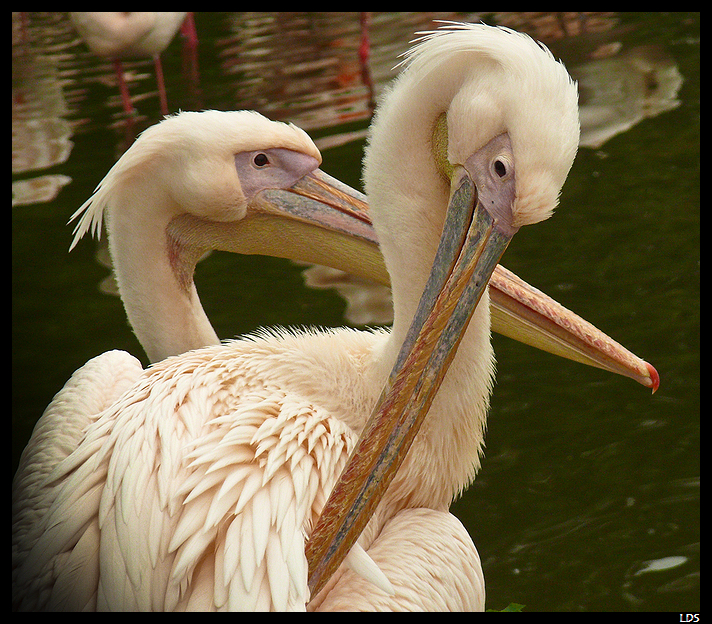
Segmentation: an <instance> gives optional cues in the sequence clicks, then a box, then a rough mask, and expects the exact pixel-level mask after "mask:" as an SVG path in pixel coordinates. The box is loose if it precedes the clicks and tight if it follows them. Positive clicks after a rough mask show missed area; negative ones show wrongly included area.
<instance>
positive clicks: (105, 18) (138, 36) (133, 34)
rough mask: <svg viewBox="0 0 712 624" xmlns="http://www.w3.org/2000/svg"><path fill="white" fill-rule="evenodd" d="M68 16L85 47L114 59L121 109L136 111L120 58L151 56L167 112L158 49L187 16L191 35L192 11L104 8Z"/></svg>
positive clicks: (163, 112) (192, 29)
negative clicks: (122, 107)
mask: <svg viewBox="0 0 712 624" xmlns="http://www.w3.org/2000/svg"><path fill="white" fill-rule="evenodd" d="M69 15H70V17H71V19H72V22H73V23H74V26H75V27H76V29H77V32H78V33H79V36H80V37H81V38H82V40H83V41H84V42H85V43H86V44H87V47H88V48H89V49H90V50H91V51H92V52H93V53H94V54H96V55H97V56H104V57H108V58H110V59H111V60H112V61H113V64H114V70H115V71H116V78H117V80H118V83H119V89H120V91H121V102H122V104H123V106H124V111H125V112H126V113H127V114H129V115H132V114H134V112H135V110H134V107H133V104H131V97H130V95H129V90H128V86H127V85H126V81H125V80H124V71H123V67H122V64H121V59H122V58H126V57H134V56H150V57H151V58H153V63H154V67H155V71H156V82H157V84H158V96H159V100H160V106H161V114H162V115H167V114H168V102H167V100H166V88H165V84H164V81H163V67H162V65H161V52H163V51H164V50H165V49H166V48H167V47H168V45H169V44H170V42H171V41H172V40H173V37H175V35H176V33H177V32H178V29H179V28H180V27H181V24H183V22H184V20H186V16H188V15H190V16H191V17H190V18H189V20H190V24H189V32H190V33H192V36H193V37H194V30H195V26H194V24H193V23H192V14H188V13H185V12H182V13H181V12H140V11H138V12H123V11H115V12H111V11H103V12H95V13H90V12H75V13H70V14H69Z"/></svg>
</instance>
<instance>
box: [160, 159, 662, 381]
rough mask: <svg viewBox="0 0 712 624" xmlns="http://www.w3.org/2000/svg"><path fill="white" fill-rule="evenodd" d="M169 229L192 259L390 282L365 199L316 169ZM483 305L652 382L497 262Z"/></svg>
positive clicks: (504, 329) (589, 360)
mask: <svg viewBox="0 0 712 624" xmlns="http://www.w3.org/2000/svg"><path fill="white" fill-rule="evenodd" d="M171 228H172V229H174V230H180V231H181V233H180V234H178V233H176V236H175V237H174V238H175V239H176V240H183V241H185V240H190V241H192V242H193V244H194V246H195V252H194V253H195V258H194V259H193V260H194V262H197V260H198V259H199V258H200V256H201V255H202V254H203V253H204V252H205V251H206V250H207V249H220V250H223V251H232V252H237V253H241V254H257V255H268V256H274V257H279V258H288V259H290V260H299V261H303V262H310V263H314V264H323V265H325V266H330V267H333V268H336V269H341V270H343V271H345V272H347V273H350V274H352V275H357V276H359V277H365V278H367V279H371V280H374V281H376V282H379V283H381V284H384V285H386V286H389V285H390V279H389V276H388V271H387V270H386V267H385V264H384V262H383V256H382V255H381V252H380V251H379V248H378V238H377V236H376V233H375V231H374V229H373V226H372V225H371V218H370V215H369V212H368V203H367V198H366V196H365V195H364V194H363V193H359V192H358V191H356V190H354V189H352V188H351V187H349V186H347V185H346V184H343V183H342V182H340V181H339V180H337V179H336V178H333V177H331V176H329V175H328V174H326V173H324V172H323V171H321V170H319V169H316V170H315V171H313V172H312V173H310V174H308V175H306V176H304V177H303V178H301V179H300V180H299V181H297V182H296V183H295V184H294V185H293V186H292V187H290V188H288V189H283V190H277V189H275V190H266V191H262V192H261V193H259V194H258V195H257V196H256V197H255V198H254V200H253V201H252V202H251V204H250V205H249V206H248V211H247V215H246V216H245V218H244V219H242V220H240V221H237V222H234V223H224V222H223V223H217V222H212V221H205V220H200V219H197V218H196V217H193V216H189V215H181V216H179V217H176V218H175V219H174V221H173V223H172V224H171ZM188 233H189V234H188ZM192 266H194V264H193V265H192ZM192 266H191V269H190V270H191V271H192ZM191 275H192V273H191ZM490 306H491V323H492V331H494V332H497V333H499V334H503V335H505V336H508V337H510V338H513V339H514V340H518V341H519V342H523V343H525V344H528V345H531V346H533V347H535V348H537V349H541V350H543V351H548V352H550V353H553V354H555V355H558V356H560V357H563V358H568V359H571V360H574V361H577V362H582V363H584V364H587V365H589V366H596V367H598V368H603V369H604V370H607V371H610V372H613V373H616V374H619V375H625V376H627V377H630V378H632V379H635V380H636V381H637V382H639V383H641V384H643V385H645V386H647V387H648V388H653V391H655V390H656V389H657V387H658V383H659V378H658V374H657V372H656V371H655V369H654V368H653V367H652V366H651V365H650V364H648V363H647V362H645V361H644V360H642V359H641V358H639V357H637V356H635V355H634V354H632V353H631V352H630V351H628V350H627V349H625V348H624V347H623V346H621V345H620V344H618V343H617V342H615V341H613V340H612V339H611V338H609V337H608V336H607V335H606V334H604V333H603V332H601V331H600V330H598V329H597V328H596V327H594V326H593V325H591V324H590V323H588V322H587V321H585V320H583V319H582V318H581V317H579V316H577V315H576V314H574V313H573V312H571V311H569V310H567V309H566V308H565V307H563V306H562V305H561V304H559V303H557V302H556V301H554V300H553V299H551V298H550V297H548V296H547V295H545V294H544V293H542V292H541V291H538V290H536V289H535V288H533V287H531V286H530V285H529V284H527V283H526V282H525V281H523V280H521V279H520V278H518V277H517V276H516V275H515V274H514V273H512V272H511V271H508V270H507V269H505V268H504V267H503V266H501V265H497V266H496V267H495V270H494V272H493V273H492V277H491V279H490Z"/></svg>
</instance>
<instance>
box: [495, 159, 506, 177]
mask: <svg viewBox="0 0 712 624" xmlns="http://www.w3.org/2000/svg"><path fill="white" fill-rule="evenodd" d="M494 172H495V173H496V174H497V175H498V176H499V177H500V178H503V177H504V176H506V175H507V167H506V166H505V164H504V163H503V162H502V161H501V160H499V159H497V160H495V161H494Z"/></svg>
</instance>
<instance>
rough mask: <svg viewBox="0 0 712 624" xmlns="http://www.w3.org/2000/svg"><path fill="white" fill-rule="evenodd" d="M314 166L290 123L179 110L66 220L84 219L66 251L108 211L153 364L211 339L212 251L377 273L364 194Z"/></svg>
mask: <svg viewBox="0 0 712 624" xmlns="http://www.w3.org/2000/svg"><path fill="white" fill-rule="evenodd" d="M320 163H321V155H320V154H319V151H318V150H317V148H316V146H315V145H314V143H313V142H312V140H311V139H310V138H309V136H308V135H307V134H306V133H305V132H304V131H303V130H301V129H300V128H297V127H296V126H294V125H292V124H285V123H279V122H273V121H270V120H268V119H266V118H265V117H263V116H262V115H260V114H258V113H256V112H251V111H233V112H220V111H204V112H200V113H196V112H184V113H179V114H177V115H174V116H171V117H168V118H166V119H165V120H164V121H163V122H161V123H159V124H156V125H155V126H152V127H150V128H148V129H147V130H146V131H145V132H143V133H142V134H141V136H140V137H139V138H138V139H137V140H136V142H135V143H134V144H133V145H132V146H131V148H130V149H129V150H127V151H126V152H125V153H124V154H123V156H122V157H121V158H120V159H119V160H118V161H117V163H116V164H115V165H114V167H113V168H112V169H111V170H110V171H109V173H108V174H107V175H106V177H105V178H104V180H103V181H102V182H101V183H100V184H99V186H98V187H97V189H96V191H95V192H94V195H93V196H92V197H91V198H90V199H89V200H87V201H86V202H85V203H84V204H83V205H82V206H81V208H80V209H79V210H78V211H77V212H76V213H75V214H74V215H73V216H72V219H76V218H79V217H81V218H79V221H78V223H77V225H76V227H75V229H74V240H73V242H72V246H71V247H70V249H71V248H72V247H74V245H76V244H77V242H78V241H79V239H80V238H81V237H82V236H84V234H86V233H87V232H88V231H91V232H92V233H93V234H94V235H95V236H99V234H100V231H101V225H102V220H103V216H104V214H105V213H106V215H107V231H108V235H109V249H110V251H111V255H112V260H113V263H114V269H115V272H116V277H117V282H118V286H119V291H120V293H121V298H122V300H123V302H124V305H125V307H126V312H127V316H128V317H129V321H130V322H131V325H132V327H133V328H134V330H135V332H136V334H137V336H138V338H139V340H140V342H141V344H142V345H143V347H144V349H145V350H146V353H147V354H148V356H149V358H150V360H151V361H152V362H155V361H158V360H161V359H163V358H165V357H168V356H170V355H176V354H179V353H183V352H185V351H188V350H190V349H194V348H198V347H203V346H206V345H209V344H217V342H218V338H217V336H216V334H215V332H214V330H213V328H212V326H211V325H210V323H209V321H208V319H207V317H206V315H205V313H204V311H203V309H202V307H201V306H200V301H199V299H198V295H197V292H196V291H195V286H194V284H193V273H194V269H195V265H196V263H197V261H198V260H199V259H200V258H201V257H202V256H203V255H204V254H205V253H206V252H207V251H209V250H211V249H220V250H225V251H234V252H239V253H245V254H251V253H259V254H265V255H271V256H276V257H286V258H291V259H294V260H303V261H305V262H315V263H320V264H327V265H330V266H334V267H335V268H343V269H346V268H349V267H352V266H358V267H362V268H363V269H364V271H365V272H366V273H367V274H373V273H374V272H375V273H378V271H377V270H376V271H372V270H369V269H368V268H367V267H369V266H371V265H377V266H381V260H380V254H379V252H378V249H377V247H376V245H375V243H374V242H373V234H372V228H371V225H370V221H368V219H367V218H364V217H363V216H362V214H361V213H362V211H363V210H362V208H363V209H365V204H364V203H363V201H362V200H361V199H360V197H362V196H361V195H360V194H357V193H355V192H354V194H353V196H351V195H349V192H348V191H350V189H348V187H346V186H345V185H342V184H341V183H340V182H338V181H337V180H334V179H333V178H331V177H330V176H327V175H326V174H324V173H323V172H321V171H320V170H319V169H318V166H319V164H320ZM344 189H347V190H348V191H345V190H344ZM359 240H360V241H363V242H364V246H363V248H359V245H358V244H357V242H358V241H359ZM354 241H356V243H355V242H354ZM350 250H353V254H352V253H351V251H350ZM356 258H357V259H358V262H356Z"/></svg>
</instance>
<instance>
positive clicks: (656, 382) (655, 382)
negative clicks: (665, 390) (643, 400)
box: [645, 362, 660, 394]
mask: <svg viewBox="0 0 712 624" xmlns="http://www.w3.org/2000/svg"><path fill="white" fill-rule="evenodd" d="M645 365H646V366H647V367H648V373H650V381H651V383H652V388H653V394H655V392H656V391H657V389H658V387H659V386H660V375H658V371H656V370H655V367H654V366H653V365H652V364H648V362H646V363H645Z"/></svg>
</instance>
